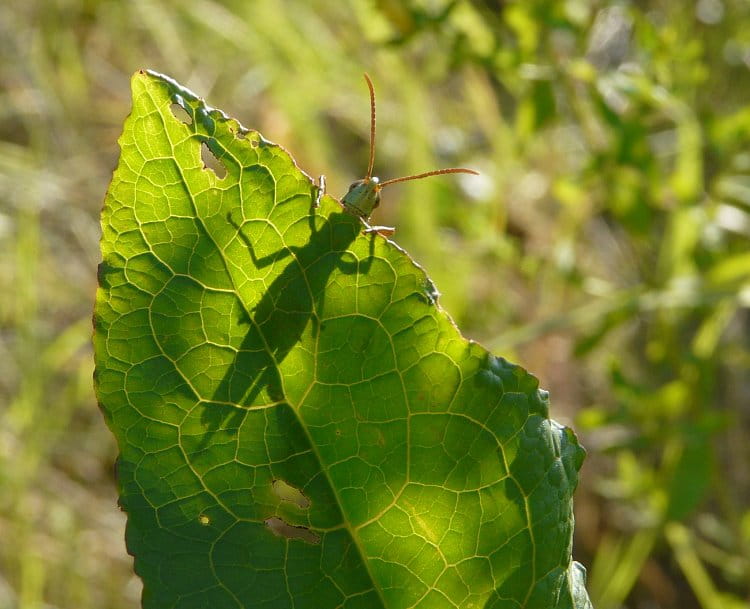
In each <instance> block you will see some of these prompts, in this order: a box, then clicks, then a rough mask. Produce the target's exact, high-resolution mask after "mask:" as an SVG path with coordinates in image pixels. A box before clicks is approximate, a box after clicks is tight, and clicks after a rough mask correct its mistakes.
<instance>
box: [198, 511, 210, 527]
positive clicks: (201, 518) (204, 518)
mask: <svg viewBox="0 0 750 609" xmlns="http://www.w3.org/2000/svg"><path fill="white" fill-rule="evenodd" d="M198 521H199V522H200V523H201V524H202V525H203V526H204V527H205V526H208V525H209V524H211V519H210V518H209V517H208V516H206V515H205V514H201V515H200V516H199V517H198Z"/></svg>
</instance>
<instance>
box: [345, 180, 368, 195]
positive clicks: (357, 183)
mask: <svg viewBox="0 0 750 609" xmlns="http://www.w3.org/2000/svg"><path fill="white" fill-rule="evenodd" d="M363 182H364V180H357V181H356V182H352V183H351V184H349V190H348V191H347V192H351V191H352V190H354V189H355V188H357V186H359V185H360V184H362V183H363Z"/></svg>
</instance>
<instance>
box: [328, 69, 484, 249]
mask: <svg viewBox="0 0 750 609" xmlns="http://www.w3.org/2000/svg"><path fill="white" fill-rule="evenodd" d="M365 81H367V88H368V89H370V164H369V165H368V166H367V175H365V177H364V178H362V179H361V180H357V181H356V182H353V183H352V184H351V186H349V191H348V192H347V193H346V194H345V195H344V196H343V198H342V199H341V204H342V205H343V206H344V211H346V212H348V213H350V214H353V215H355V216H358V217H359V218H361V219H362V222H364V224H365V226H366V227H367V228H366V229H365V232H367V233H380V234H381V235H384V236H386V237H389V236H390V235H392V234H393V233H394V232H395V230H396V229H395V228H393V227H391V226H370V225H369V224H368V222H367V221H368V220H369V219H370V215H371V214H372V212H373V210H374V209H375V208H376V207H377V206H378V205H380V191H381V190H383V188H385V187H386V186H389V185H390V184H395V183H396V182H406V181H407V180H421V179H422V178H427V177H429V176H438V175H442V174H444V173H471V174H473V175H479V173H478V172H476V171H474V170H473V169H464V168H463V167H450V168H448V169H436V170H434V171H428V172H426V173H419V174H416V175H411V176H405V177H403V178H394V179H392V180H387V181H385V182H381V181H380V178H377V177H375V176H373V175H372V168H373V164H374V163H375V89H374V88H373V86H372V81H371V80H370V77H369V76H368V75H367V74H365Z"/></svg>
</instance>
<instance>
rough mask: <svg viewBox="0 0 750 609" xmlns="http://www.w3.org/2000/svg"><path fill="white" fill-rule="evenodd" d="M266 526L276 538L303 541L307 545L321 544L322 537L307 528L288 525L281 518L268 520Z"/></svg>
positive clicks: (265, 522) (265, 521)
mask: <svg viewBox="0 0 750 609" xmlns="http://www.w3.org/2000/svg"><path fill="white" fill-rule="evenodd" d="M263 522H264V524H265V525H266V526H267V527H268V528H269V530H270V531H271V532H272V533H273V534H274V535H276V537H286V538H287V539H301V540H302V541H306V542H307V543H310V544H314V545H317V544H319V543H320V537H318V536H317V535H316V534H315V533H313V532H312V531H311V530H310V529H308V528H307V527H295V526H292V525H291V524H287V523H286V522H284V521H283V520H282V519H281V518H276V517H275V516H274V517H273V518H266V519H265V520H264V521H263Z"/></svg>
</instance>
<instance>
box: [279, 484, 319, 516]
mask: <svg viewBox="0 0 750 609" xmlns="http://www.w3.org/2000/svg"><path fill="white" fill-rule="evenodd" d="M273 492H274V494H275V495H276V496H277V497H278V498H279V499H281V500H282V501H289V502H290V503H294V504H295V505H296V506H297V507H298V508H300V509H302V510H306V509H307V508H309V507H310V500H309V499H308V498H307V497H305V496H304V495H303V494H302V493H301V492H300V491H299V490H297V489H296V488H294V487H293V486H290V485H289V484H287V483H286V482H284V481H283V480H274V481H273Z"/></svg>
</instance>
